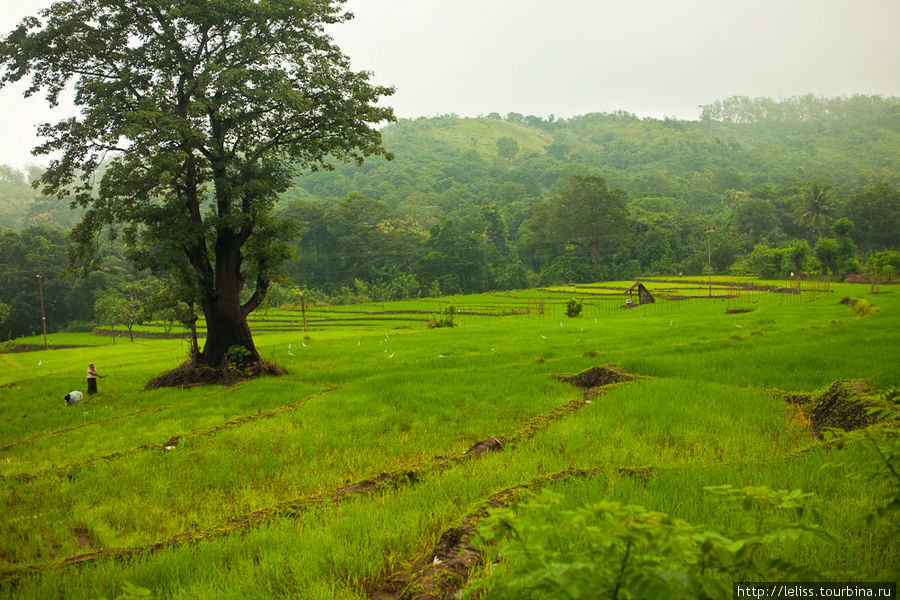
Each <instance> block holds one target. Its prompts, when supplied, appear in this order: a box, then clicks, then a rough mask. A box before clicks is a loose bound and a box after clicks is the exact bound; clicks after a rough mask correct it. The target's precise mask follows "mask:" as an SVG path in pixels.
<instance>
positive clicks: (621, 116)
mask: <svg viewBox="0 0 900 600" xmlns="http://www.w3.org/2000/svg"><path fill="white" fill-rule="evenodd" d="M383 135H384V141H385V145H386V147H387V148H388V149H389V150H391V151H392V152H393V153H394V155H395V159H394V160H393V161H390V162H387V161H384V160H381V159H378V160H372V161H369V162H368V163H367V164H366V165H365V166H364V167H363V168H362V169H358V168H357V167H355V166H346V165H338V166H337V168H336V170H335V171H333V172H320V173H313V174H309V175H304V176H303V177H300V178H298V180H297V186H298V188H299V189H297V190H294V191H293V192H292V194H291V195H292V196H293V195H296V194H299V195H301V196H302V195H305V194H310V195H313V196H320V197H322V196H325V197H343V196H345V195H346V194H348V193H349V192H351V191H358V192H360V193H361V194H363V195H364V196H368V197H370V198H374V199H376V200H381V201H384V202H386V203H387V204H389V205H390V206H392V207H394V208H399V209H401V210H404V211H405V212H408V213H410V214H413V215H415V216H418V217H425V216H427V215H434V214H436V213H444V212H446V211H447V210H452V208H456V207H460V206H465V205H473V204H474V205H483V204H486V203H497V204H498V205H500V206H501V207H503V206H506V205H508V204H511V203H515V202H517V201H518V202H522V201H525V202H527V201H528V200H529V199H533V198H540V197H547V196H548V195H549V194H550V193H552V191H554V190H556V189H558V188H559V187H561V186H563V185H564V184H565V181H566V179H567V178H568V176H569V175H570V174H573V173H583V172H590V173H596V174H599V175H602V176H603V177H605V178H606V179H607V181H608V182H609V184H610V186H611V187H616V188H621V189H624V190H625V191H626V192H628V194H629V197H630V198H632V199H635V198H643V197H662V198H670V199H672V200H673V201H674V202H675V205H676V206H680V207H682V208H686V209H688V210H689V211H690V212H692V213H695V214H715V213H718V212H719V211H721V210H722V209H723V208H724V207H725V206H726V204H727V202H728V200H729V198H730V195H729V193H730V191H739V190H750V189H753V188H755V187H757V186H760V185H763V184H772V185H775V186H781V185H784V184H786V183H789V182H791V181H799V180H807V181H808V180H816V181H820V182H822V183H824V184H829V185H832V186H835V187H837V188H840V189H842V190H844V192H845V193H846V192H849V191H851V190H853V189H857V188H859V187H862V186H865V185H870V184H873V183H875V182H878V181H888V182H890V183H893V184H896V183H898V182H900V99H898V98H881V97H866V96H854V97H851V98H837V99H822V98H815V97H811V96H807V97H803V98H796V99H792V100H788V101H784V102H775V101H772V100H769V99H754V100H751V99H747V98H732V99H729V100H725V101H721V102H717V103H714V104H711V105H708V106H705V107H703V113H702V119H701V120H699V121H679V120H672V119H665V120H657V119H640V118H638V117H636V116H634V115H632V114H629V113H625V112H618V113H614V114H605V113H604V114H588V115H584V116H579V117H573V118H571V119H553V118H552V117H550V118H547V119H541V118H538V117H534V116H523V115H520V114H516V113H510V114H508V115H506V116H504V117H501V116H500V115H498V114H492V115H489V116H488V117H486V118H459V117H456V116H454V115H447V116H441V117H435V118H420V119H415V120H402V121H400V122H398V123H395V124H392V125H390V126H388V127H386V128H385V129H384V130H383ZM426 220H427V219H426Z"/></svg>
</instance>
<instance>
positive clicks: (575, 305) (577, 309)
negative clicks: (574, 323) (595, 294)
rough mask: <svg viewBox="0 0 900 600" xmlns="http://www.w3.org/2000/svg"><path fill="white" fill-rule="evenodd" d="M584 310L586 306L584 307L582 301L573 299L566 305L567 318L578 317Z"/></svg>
mask: <svg viewBox="0 0 900 600" xmlns="http://www.w3.org/2000/svg"><path fill="white" fill-rule="evenodd" d="M582 308H584V305H582V303H581V301H580V300H576V299H575V298H572V299H571V300H569V301H568V302H567V303H566V316H567V317H577V316H579V315H580V314H581V309H582Z"/></svg>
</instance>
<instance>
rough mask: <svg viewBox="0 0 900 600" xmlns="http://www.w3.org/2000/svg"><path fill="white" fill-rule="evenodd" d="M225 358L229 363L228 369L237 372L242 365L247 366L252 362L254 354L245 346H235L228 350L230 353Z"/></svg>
mask: <svg viewBox="0 0 900 600" xmlns="http://www.w3.org/2000/svg"><path fill="white" fill-rule="evenodd" d="M225 357H226V360H227V361H228V369H229V370H231V371H235V370H237V369H238V368H240V367H241V366H242V365H245V364H247V363H248V362H252V359H253V354H252V353H251V352H250V351H249V350H247V348H245V347H244V346H240V345H237V344H235V345H234V346H230V347H229V348H228V352H227V353H226V354H225Z"/></svg>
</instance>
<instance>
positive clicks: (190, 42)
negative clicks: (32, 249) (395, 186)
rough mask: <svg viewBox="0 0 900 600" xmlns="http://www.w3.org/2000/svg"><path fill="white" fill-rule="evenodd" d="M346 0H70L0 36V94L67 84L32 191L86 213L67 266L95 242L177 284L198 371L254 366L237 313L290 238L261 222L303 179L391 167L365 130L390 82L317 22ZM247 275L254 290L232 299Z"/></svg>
mask: <svg viewBox="0 0 900 600" xmlns="http://www.w3.org/2000/svg"><path fill="white" fill-rule="evenodd" d="M342 5H343V0H317V1H309V0H258V1H255V2H247V1H244V0H207V1H204V2H183V1H176V0H132V1H131V2H128V3H121V2H112V1H109V0H66V1H60V2H56V3H54V4H53V5H52V6H51V7H50V8H48V9H45V10H43V11H41V12H40V14H39V15H38V16H37V17H28V18H26V19H24V20H23V21H22V22H21V23H20V24H19V26H18V27H17V28H16V29H15V30H13V31H12V32H11V33H9V34H8V35H7V36H6V37H5V38H4V39H3V40H2V41H0V85H2V84H6V83H9V82H15V81H19V80H21V79H23V78H30V86H29V87H28V89H27V92H26V95H28V96H30V95H33V94H36V93H38V92H40V91H43V92H44V93H45V95H46V99H47V101H48V102H50V103H51V104H54V103H56V102H57V100H58V98H59V94H60V93H61V92H62V91H63V90H64V89H65V88H66V86H68V85H70V84H71V85H73V86H74V92H75V103H76V105H77V106H79V107H80V109H81V114H80V116H78V117H73V118H70V119H66V120H63V121H61V122H59V123H56V124H46V125H44V126H42V127H41V128H40V133H41V134H42V135H43V136H45V138H46V142H45V143H44V144H42V145H41V146H39V147H38V148H36V149H35V151H36V152H37V153H40V154H54V155H56V156H58V158H54V159H53V160H52V161H51V163H50V167H49V169H48V170H47V171H46V172H45V173H44V174H43V176H42V177H41V179H40V182H41V183H42V184H43V186H44V193H46V194H52V195H55V196H57V197H59V198H61V199H62V198H69V199H70V200H71V202H72V205H73V206H81V207H83V208H85V209H86V212H85V214H84V217H83V219H82V221H81V222H80V224H79V225H78V226H77V227H76V228H75V230H74V232H73V239H74V241H75V242H76V245H75V246H74V252H73V254H72V258H73V260H74V262H75V263H76V264H77V265H79V266H81V267H82V268H83V269H84V270H86V271H89V270H90V269H91V267H92V264H93V263H92V258H93V254H92V251H93V249H94V245H95V240H96V237H97V235H98V234H99V233H100V232H101V231H103V230H107V231H108V232H110V233H111V234H112V235H116V234H123V237H124V240H125V241H126V243H127V245H128V247H129V248H130V253H129V257H130V258H131V259H132V260H134V261H135V263H136V264H137V265H138V266H140V267H143V268H148V269H150V270H152V271H153V272H155V273H157V274H161V275H167V276H169V277H171V278H174V279H175V280H177V282H178V284H179V288H180V289H182V290H185V291H184V295H185V296H190V297H185V298H183V300H184V301H186V302H189V303H191V302H194V301H197V302H199V304H200V305H201V306H202V309H203V313H204V316H205V318H206V321H207V331H208V337H207V340H206V346H205V347H204V350H203V353H202V356H201V361H202V362H203V363H205V364H208V365H218V364H220V363H221V361H222V360H223V358H224V357H225V354H226V353H227V351H228V349H229V347H232V346H235V345H237V346H243V347H244V348H246V349H247V350H248V351H249V357H250V359H252V360H256V359H258V354H257V352H256V349H255V347H254V345H253V341H252V338H251V336H250V331H249V328H248V327H247V324H246V316H247V314H249V313H250V312H251V311H252V310H254V309H255V308H256V307H257V306H259V304H260V303H261V302H262V300H263V298H264V297H265V294H266V292H267V290H268V288H269V285H270V283H271V281H272V280H273V277H275V276H276V274H277V272H278V268H279V266H280V265H281V263H282V262H283V261H284V260H285V258H287V257H288V256H289V253H288V248H287V246H286V245H285V241H286V240H287V239H289V238H290V237H292V236H293V234H294V233H295V231H296V227H295V226H293V225H291V224H290V223H288V222H286V221H279V220H277V219H275V218H273V217H272V216H271V214H270V211H271V208H272V207H273V205H274V203H275V202H276V199H277V198H278V195H279V194H280V193H282V192H284V191H285V190H286V189H287V188H288V187H289V185H290V183H291V181H292V176H293V175H294V173H295V172H296V171H297V170H298V169H312V170H315V169H317V168H321V167H324V168H330V164H329V162H328V161H329V160H330V159H331V158H332V157H334V158H336V159H338V160H342V161H351V162H355V163H356V164H361V163H362V162H363V159H364V158H365V157H366V156H369V155H383V156H386V157H389V153H388V152H387V151H385V149H384V148H383V146H382V144H381V135H380V133H379V132H378V130H377V129H375V125H377V124H378V123H380V122H383V121H389V120H393V112H392V110H391V109H390V108H387V107H383V106H379V105H378V102H379V100H381V99H382V98H383V97H385V96H388V95H390V94H391V93H392V89H391V88H386V87H380V86H375V85H372V84H371V83H370V82H369V79H370V74H369V73H367V72H355V71H353V70H352V69H351V68H350V65H349V60H348V58H347V57H346V56H345V55H343V54H342V53H341V51H340V49H339V48H337V46H336V45H335V44H334V43H333V42H332V39H331V38H330V37H329V35H328V34H327V32H326V26H330V25H334V24H338V23H341V22H344V21H346V20H347V19H349V18H351V15H350V14H349V13H344V12H342ZM245 279H249V280H250V281H251V282H252V285H251V287H252V289H253V293H252V294H251V295H250V296H249V298H247V299H245V300H244V301H243V302H242V300H241V291H242V288H243V287H244V281H245Z"/></svg>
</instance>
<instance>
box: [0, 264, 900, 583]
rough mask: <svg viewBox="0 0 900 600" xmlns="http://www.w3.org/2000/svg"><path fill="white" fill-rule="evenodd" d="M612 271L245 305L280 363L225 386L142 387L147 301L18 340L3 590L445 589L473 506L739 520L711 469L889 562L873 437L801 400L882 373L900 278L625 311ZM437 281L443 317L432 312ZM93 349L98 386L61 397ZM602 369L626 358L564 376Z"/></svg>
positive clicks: (715, 293) (729, 292) (883, 377)
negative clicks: (100, 323)
mask: <svg viewBox="0 0 900 600" xmlns="http://www.w3.org/2000/svg"><path fill="white" fill-rule="evenodd" d="M632 283H633V282H606V283H602V284H596V285H586V286H581V285H580V286H564V287H558V288H551V289H541V290H524V291H516V292H504V293H497V294H485V295H479V296H466V297H453V298H440V299H425V300H418V301H409V302H386V303H377V304H373V303H368V304H361V305H355V306H310V307H307V308H306V310H305V311H304V312H303V313H301V311H300V310H287V309H278V310H274V309H273V310H268V311H263V312H258V313H255V314H254V315H253V318H252V321H251V327H252V328H253V329H254V333H255V340H256V343H257V346H258V348H259V350H260V353H261V354H262V355H263V356H264V357H265V358H266V359H267V360H269V361H271V362H274V363H276V364H278V365H280V366H282V367H283V368H284V369H285V370H286V371H287V374H285V375H283V376H280V377H266V378H262V379H256V380H249V381H243V382H240V383H238V384H236V385H233V386H230V387H222V386H194V387H188V388H170V389H156V390H145V389H144V386H145V384H146V383H147V382H148V381H149V380H150V379H152V378H154V377H156V376H157V375H159V374H161V373H162V372H164V371H166V370H169V369H172V368H174V367H176V366H178V365H179V364H181V363H182V362H184V361H185V360H186V358H187V356H188V353H189V348H188V342H187V341H186V340H185V339H184V338H183V337H171V338H167V337H165V334H166V331H165V329H167V328H165V327H164V326H163V325H162V324H147V325H144V326H141V327H139V328H137V329H136V331H137V332H138V335H139V336H140V335H142V334H144V335H151V334H160V333H162V334H163V335H161V336H160V335H157V336H155V337H136V338H135V340H134V342H129V341H128V339H127V337H126V338H122V337H118V338H113V337H110V336H98V335H91V334H88V333H80V334H54V335H51V336H50V338H49V343H50V345H51V348H50V349H49V350H44V349H43V339H42V338H31V339H22V340H15V341H14V342H12V343H9V344H7V350H8V351H7V352H4V353H2V354H0V503H2V523H0V598H79V599H81V598H83V599H95V598H101V597H105V598H116V597H122V598H130V597H140V595H141V594H144V595H147V594H149V595H152V597H154V598H172V599H187V598H321V599H326V598H328V599H331V598H348V599H349V598H353V599H362V598H388V597H395V598H417V597H454V595H456V594H461V593H465V586H466V581H467V580H468V578H469V575H468V573H467V572H466V571H467V570H468V569H469V568H471V569H472V570H473V572H472V575H473V576H478V575H481V574H483V573H484V570H485V568H486V567H485V565H484V564H481V565H478V564H477V562H478V561H475V562H473V563H471V564H468V563H467V564H466V565H464V567H465V568H463V570H462V572H461V573H462V574H460V571H459V570H457V571H456V572H453V573H450V572H445V573H443V575H441V576H442V577H443V579H444V581H443V582H442V583H441V585H442V586H444V587H442V588H441V590H442V591H440V590H438V591H436V590H437V588H435V587H434V586H433V585H431V584H429V585H426V584H424V583H423V581H424V579H425V578H426V577H427V574H426V571H427V568H428V567H429V566H431V565H437V564H439V563H441V562H450V561H449V560H448V558H447V557H446V556H444V555H441V554H440V552H441V548H445V549H446V548H447V547H448V546H447V543H448V542H447V540H448V539H449V538H453V537H454V532H455V538H460V537H461V538H462V541H461V542H460V543H461V544H462V546H460V545H459V543H457V546H455V547H457V548H459V547H464V546H465V544H466V540H467V539H468V538H467V536H466V534H467V532H470V531H471V530H472V528H473V527H474V526H475V525H476V524H477V522H478V521H479V520H480V519H482V518H483V516H484V514H485V509H486V508H488V507H495V506H502V505H506V504H509V503H510V502H515V500H516V499H517V498H524V497H527V495H528V494H531V493H534V492H536V491H539V490H545V489H546V490H551V491H554V492H556V493H559V494H560V495H561V496H562V497H563V498H564V504H565V505H566V506H569V507H577V506H581V505H584V504H587V503H591V502H598V501H614V502H619V503H621V504H622V505H640V506H643V507H645V508H647V509H649V510H653V511H660V512H663V513H666V514H668V515H671V516H673V517H676V518H678V519H683V520H684V521H686V522H688V523H691V524H694V525H698V526H705V527H708V528H710V529H712V530H715V531H718V532H720V533H722V534H724V535H736V534H737V532H739V531H742V530H745V529H747V528H748V523H750V522H752V520H753V515H752V514H748V513H746V512H744V511H741V510H734V508H733V507H732V506H729V505H728V504H727V503H723V502H722V500H721V499H719V498H717V497H715V496H714V495H711V494H710V493H708V491H705V489H704V488H707V487H709V486H722V485H726V484H730V485H732V486H736V487H738V488H740V487H745V486H767V487H769V488H771V489H774V490H803V491H804V492H811V493H813V494H815V499H816V501H817V502H818V506H819V511H820V513H821V518H822V522H821V527H822V528H824V529H825V530H827V531H829V532H830V533H831V535H832V536H833V538H834V541H833V542H831V543H824V542H821V541H815V540H805V539H800V540H797V541H790V542H783V543H778V544H775V545H774V546H772V547H771V548H770V549H769V550H768V552H770V553H771V554H772V555H774V556H779V555H784V556H785V557H789V558H790V559H791V560H793V561H794V562H797V563H801V564H803V565H805V566H807V567H809V568H810V569H812V570H815V571H816V572H817V573H820V574H824V575H825V576H826V577H828V578H830V579H832V580H834V581H849V580H853V581H896V580H897V578H898V576H900V545H898V544H897V538H896V535H897V526H898V523H897V522H896V518H895V517H893V516H891V515H890V514H888V515H886V516H882V517H880V518H875V519H872V518H868V519H867V516H868V515H870V514H871V513H872V511H873V510H874V509H876V508H878V506H879V502H881V501H882V499H883V497H884V496H885V494H887V493H888V492H890V485H891V483H890V481H889V480H888V479H886V478H879V477H872V476H868V475H866V476H861V473H863V472H865V473H868V471H866V470H865V469H862V470H861V469H860V465H867V464H870V465H873V469H874V468H877V466H878V464H879V460H880V459H879V457H878V456H877V454H876V452H875V450H873V449H872V447H871V446H870V445H866V444H864V443H848V444H846V445H842V446H836V445H830V444H827V443H825V442H823V441H822V440H821V439H820V438H819V437H818V436H817V435H816V434H815V433H814V431H813V427H812V424H811V422H810V416H809V412H808V411H807V410H805V408H804V407H807V408H808V407H809V406H811V405H812V404H814V403H815V400H816V398H818V397H821V396H822V395H823V394H825V392H826V391H827V390H829V388H831V387H832V386H833V384H835V382H838V381H847V380H854V381H863V382H865V385H866V386H867V387H868V388H869V389H870V390H872V391H873V393H875V392H876V391H877V390H882V389H886V388H889V387H896V386H900V330H898V327H900V289H897V288H895V287H893V286H882V287H881V289H880V290H878V292H879V293H873V291H872V289H871V288H870V286H868V285H856V284H826V283H821V282H818V283H817V282H806V281H804V282H801V283H800V284H799V287H798V284H797V283H796V282H760V281H755V280H754V281H748V280H740V279H736V278H716V280H715V281H712V282H710V281H708V280H706V279H699V278H694V279H691V278H684V279H677V280H674V281H663V280H644V281H643V283H644V285H645V286H646V287H647V288H648V289H649V290H650V291H651V292H652V293H654V295H655V296H656V302H654V303H652V304H645V305H641V306H636V307H634V308H631V309H625V308H624V304H625V298H626V296H625V295H624V291H625V290H626V289H627V288H629V287H630V286H631V285H632ZM844 297H851V298H857V299H862V300H864V301H865V302H866V306H867V307H868V309H867V310H861V311H856V310H854V309H853V307H852V305H848V304H846V303H844V304H842V303H841V299H842V298H844ZM572 298H576V299H579V300H580V301H582V303H583V310H582V312H581V314H580V315H579V316H577V317H571V318H570V317H568V316H566V303H567V302H568V301H569V300H570V299H572ZM636 303H637V296H635V304H636ZM450 304H452V305H453V306H455V307H456V309H457V324H458V326H456V327H442V328H430V327H428V321H429V319H431V318H432V316H434V315H435V314H436V313H438V312H440V311H441V310H442V308H444V307H446V306H447V305H450ZM175 333H178V331H177V330H169V331H168V334H169V335H172V334H175ZM201 334H202V332H201ZM89 362H93V363H94V364H95V365H96V367H97V370H98V371H99V372H100V373H101V374H102V375H104V376H105V377H104V378H103V379H101V380H100V381H99V387H100V389H99V393H98V394H96V395H93V396H90V397H88V396H85V401H84V402H83V403H82V404H80V405H77V406H65V402H64V400H63V397H64V395H65V394H66V393H68V392H69V391H72V390H81V391H85V380H84V376H85V369H86V367H87V365H88V363H89ZM596 367H605V369H604V370H603V372H604V373H614V374H619V375H622V377H614V378H612V379H611V380H604V381H597V382H593V383H594V384H596V385H591V384H584V381H582V380H583V379H584V377H582V378H581V379H579V378H578V377H574V378H570V380H568V381H567V380H566V379H565V378H566V376H573V375H578V374H585V373H591V372H595V371H597V369H595V368H596ZM592 370H593V371H592ZM579 383H580V384H582V385H581V387H579V385H576V384H579ZM798 399H800V400H798ZM456 542H459V539H456ZM456 542H454V543H456ZM439 556H441V557H442V558H440V559H439ZM489 562H490V561H489ZM500 562H501V563H502V562H503V558H502V557H501V558H500ZM487 568H490V565H488V567H487ZM428 594H431V595H430V596H429V595H428ZM442 594H443V595H442Z"/></svg>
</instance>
